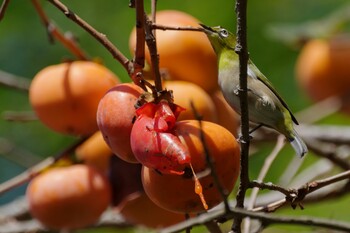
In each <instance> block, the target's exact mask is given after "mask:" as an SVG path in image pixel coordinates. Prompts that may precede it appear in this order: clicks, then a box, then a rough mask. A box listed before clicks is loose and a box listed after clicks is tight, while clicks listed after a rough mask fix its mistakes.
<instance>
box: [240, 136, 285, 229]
mask: <svg viewBox="0 0 350 233" xmlns="http://www.w3.org/2000/svg"><path fill="white" fill-rule="evenodd" d="M284 145H285V139H284V136H282V135H280V136H278V138H277V143H276V146H275V148H274V149H273V150H272V152H271V154H270V155H269V156H268V157H267V158H266V159H265V162H264V165H263V167H262V168H261V170H260V173H259V176H258V178H257V181H258V182H263V180H264V178H265V176H266V174H267V172H268V171H269V169H270V167H271V165H272V163H273V161H275V159H276V157H277V155H278V154H279V152H280V151H281V150H282V148H283V146H284ZM259 190H260V189H259V188H258V187H254V188H253V190H252V194H251V195H250V199H249V202H248V204H247V209H248V210H251V209H253V207H254V204H255V201H256V198H257V196H258V192H259ZM243 226H244V228H243V232H244V233H248V232H250V231H249V229H250V219H249V218H246V219H245V221H244V224H243Z"/></svg>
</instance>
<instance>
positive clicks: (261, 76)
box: [248, 60, 299, 125]
mask: <svg viewBox="0 0 350 233" xmlns="http://www.w3.org/2000/svg"><path fill="white" fill-rule="evenodd" d="M249 69H251V70H252V71H253V72H250V73H249ZM251 73H252V74H251ZM248 74H249V76H251V77H252V78H256V79H258V80H259V81H261V82H262V83H264V84H265V85H266V86H267V87H268V88H269V89H270V90H271V91H272V92H273V93H274V94H275V96H276V97H277V98H278V99H279V101H280V102H281V104H282V105H283V106H284V107H285V108H286V109H287V110H288V111H289V113H290V115H291V117H292V120H293V122H294V123H295V124H297V125H298V124H299V123H298V121H297V119H296V118H295V117H294V115H293V113H292V111H291V110H290V108H289V107H288V105H287V103H286V102H285V101H284V100H283V99H282V97H281V96H280V94H278V92H277V91H276V90H275V88H274V87H273V86H272V84H271V82H270V81H269V80H268V79H267V78H266V77H265V75H264V74H263V73H261V72H260V70H259V69H258V67H256V66H255V65H254V63H253V62H252V61H251V60H249V61H248Z"/></svg>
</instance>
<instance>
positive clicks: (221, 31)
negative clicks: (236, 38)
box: [220, 29, 228, 38]
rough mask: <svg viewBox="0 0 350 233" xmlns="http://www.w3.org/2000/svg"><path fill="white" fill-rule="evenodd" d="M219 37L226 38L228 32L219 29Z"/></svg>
mask: <svg viewBox="0 0 350 233" xmlns="http://www.w3.org/2000/svg"><path fill="white" fill-rule="evenodd" d="M220 36H221V37H224V38H226V37H228V31H227V30H226V29H221V30H220Z"/></svg>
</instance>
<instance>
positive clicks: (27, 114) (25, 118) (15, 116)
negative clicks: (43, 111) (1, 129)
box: [2, 111, 38, 122]
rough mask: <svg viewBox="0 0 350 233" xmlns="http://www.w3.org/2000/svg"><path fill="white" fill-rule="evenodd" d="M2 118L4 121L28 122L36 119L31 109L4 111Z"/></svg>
mask: <svg viewBox="0 0 350 233" xmlns="http://www.w3.org/2000/svg"><path fill="white" fill-rule="evenodd" d="M2 118H3V119H4V120H6V121H16V122H30V121H36V120H38V117H37V115H36V114H35V113H34V112H33V111H21V112H20V111H4V112H3V113H2Z"/></svg>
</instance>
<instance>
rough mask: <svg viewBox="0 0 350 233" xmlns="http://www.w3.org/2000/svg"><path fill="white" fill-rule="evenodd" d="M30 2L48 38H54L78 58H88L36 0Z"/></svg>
mask: <svg viewBox="0 0 350 233" xmlns="http://www.w3.org/2000/svg"><path fill="white" fill-rule="evenodd" d="M32 4H33V6H34V8H35V10H36V11H37V13H38V15H39V17H40V19H41V21H42V23H43V24H44V26H45V28H46V29H47V32H48V34H49V38H55V39H57V40H58V41H59V42H61V44H62V45H63V46H64V47H66V48H67V49H68V50H69V51H70V52H71V53H72V54H74V55H75V56H76V57H77V58H78V59H80V60H89V58H88V57H87V55H86V54H85V52H84V51H83V50H82V49H81V48H80V47H79V46H78V45H77V43H76V42H75V40H74V39H72V38H68V37H67V36H64V35H63V34H62V33H61V31H60V30H59V29H58V28H57V27H56V25H55V24H54V23H53V22H51V21H50V20H49V18H48V17H47V15H46V14H45V12H44V10H43V8H42V6H41V5H40V3H39V1H38V0H32Z"/></svg>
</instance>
